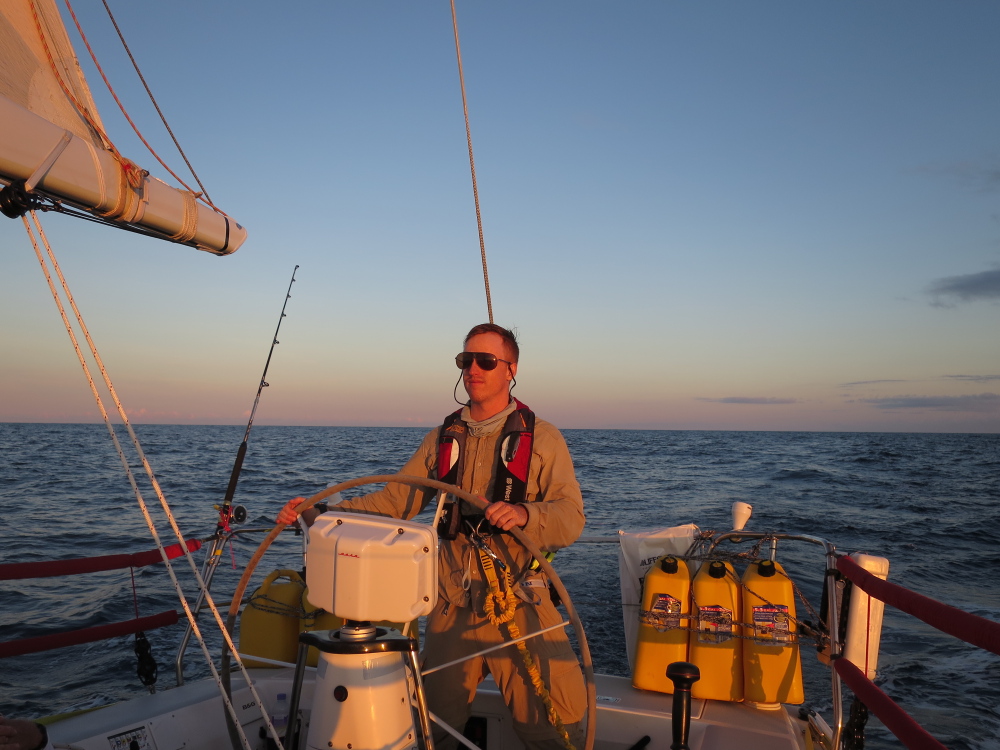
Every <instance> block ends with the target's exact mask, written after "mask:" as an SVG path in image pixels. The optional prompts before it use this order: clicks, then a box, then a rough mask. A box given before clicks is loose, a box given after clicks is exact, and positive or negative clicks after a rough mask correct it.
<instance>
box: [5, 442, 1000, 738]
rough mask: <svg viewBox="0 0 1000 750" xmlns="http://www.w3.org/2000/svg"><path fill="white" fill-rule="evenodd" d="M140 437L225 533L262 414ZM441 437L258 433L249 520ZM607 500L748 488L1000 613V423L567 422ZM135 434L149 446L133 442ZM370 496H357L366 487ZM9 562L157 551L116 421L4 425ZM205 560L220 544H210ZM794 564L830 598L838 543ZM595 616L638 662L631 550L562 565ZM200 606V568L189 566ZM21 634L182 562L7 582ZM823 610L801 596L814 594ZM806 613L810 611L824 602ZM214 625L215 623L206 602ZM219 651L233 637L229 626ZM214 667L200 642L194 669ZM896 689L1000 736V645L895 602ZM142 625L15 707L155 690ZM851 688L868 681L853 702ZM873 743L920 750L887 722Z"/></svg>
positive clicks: (193, 532)
mask: <svg viewBox="0 0 1000 750" xmlns="http://www.w3.org/2000/svg"><path fill="white" fill-rule="evenodd" d="M136 431H137V433H138V435H139V438H140V441H141V442H142V444H143V448H144V450H145V451H146V454H147V456H148V457H149V459H150V462H151V464H152V466H153V469H154V471H155V472H156V475H157V478H158V480H159V482H160V484H161V486H162V488H163V490H164V493H165V495H166V497H167V499H168V500H169V501H170V504H171V507H172V509H173V512H174V514H175V516H176V518H177V519H178V523H179V524H180V527H181V529H182V531H183V533H184V534H185V535H186V536H187V537H190V538H203V537H207V536H208V535H210V534H211V533H212V531H213V530H214V527H215V520H216V512H215V511H214V510H213V507H212V506H213V504H215V503H218V502H219V501H220V500H221V499H222V497H223V495H224V492H225V488H226V485H227V483H228V479H229V474H230V470H231V467H232V462H233V459H234V457H235V453H236V449H237V447H238V445H239V442H240V440H241V439H242V437H243V431H244V430H243V428H241V427H195V426H162V425H139V426H137V427H136ZM422 433H423V431H422V430H420V429H414V428H398V429H397V428H360V427H359V428H339V427H267V426H258V427H255V428H254V431H253V433H252V435H251V439H250V447H249V451H248V453H247V457H246V462H245V466H244V470H243V474H242V479H241V481H240V484H239V489H238V491H237V495H236V502H237V503H240V504H242V505H244V506H246V508H247V509H248V513H249V519H248V522H247V523H246V524H244V527H248V528H250V527H252V528H262V527H266V526H268V525H269V523H271V519H273V517H274V514H275V513H276V512H277V510H278V509H279V508H280V507H281V505H282V504H283V503H284V502H285V500H287V499H288V498H290V497H293V496H295V495H306V496H308V495H311V494H313V493H315V492H317V491H319V490H320V489H322V488H323V487H325V486H327V485H328V484H329V483H331V482H334V481H342V480H345V479H349V478H354V477H361V476H368V475H376V474H383V473H392V472H394V471H395V470H396V469H398V467H399V466H401V465H402V463H403V462H404V461H405V460H406V459H407V458H408V457H409V455H410V453H411V452H412V451H413V449H414V448H415V447H416V445H417V444H418V443H419V441H420V438H421V436H422ZM564 434H565V436H566V439H567V442H568V443H569V446H570V450H571V452H572V454H573V458H574V461H575V464H576V467H577V474H578V477H579V479H580V483H581V486H582V487H583V491H584V498H585V502H586V510H587V528H586V530H585V531H584V534H586V535H593V536H597V535H613V534H615V533H616V532H617V530H618V529H626V530H633V531H637V530H643V529H652V528H659V527H665V526H673V525H677V524H684V523H696V524H698V526H700V527H701V528H702V529H716V530H724V529H728V528H729V525H730V519H729V509H730V506H731V505H732V503H733V501H735V500H742V501H745V502H749V503H751V504H752V505H753V506H754V517H753V519H752V520H751V522H750V524H749V525H748V528H749V529H752V530H754V531H781V532H794V533H801V534H811V535H815V536H820V537H824V538H826V539H829V540H830V541H832V542H834V543H835V544H836V545H837V547H838V548H839V549H841V550H844V551H862V552H867V553H869V554H874V555H881V556H884V557H887V558H889V560H890V574H889V577H890V580H892V581H895V582H897V583H900V584H902V585H904V586H907V587H910V588H912V589H914V590H916V591H918V592H920V593H922V594H924V595H926V596H930V597H932V598H935V599H938V600H940V601H943V602H946V603H948V604H951V605H953V606H955V607H958V608H960V609H963V610H966V611H968V612H972V613H974V614H977V615H980V616H982V617H986V618H988V619H991V620H1000V583H998V578H997V575H996V571H997V570H998V569H1000V435H950V434H949V435H939V434H933V435H929V434H875V433H863V434H862V433H787V432H786V433H775V432H694V431H631V430H567V431H565V433H564ZM126 443H127V441H126ZM133 467H134V469H135V470H136V472H137V474H138V475H140V476H139V482H140V488H141V489H142V490H143V495H144V497H145V499H146V501H147V503H148V504H149V505H150V506H151V507H152V508H153V516H154V519H155V520H156V522H157V525H158V528H159V529H160V533H161V535H162V536H163V537H164V539H165V540H166V541H167V542H169V541H173V539H172V537H171V538H168V537H170V531H169V527H168V526H167V524H166V521H165V520H164V516H163V513H162V511H161V510H160V509H159V506H158V503H157V500H156V498H155V495H153V493H152V492H151V491H150V490H149V485H148V481H147V480H146V479H145V477H144V475H143V474H142V470H141V467H139V465H138V463H137V462H135V461H133ZM348 494H354V493H353V492H351V493H348ZM0 527H2V529H3V531H2V542H0V563H11V562H28V561H41V560H53V559H66V558H74V557H84V556H90V555H100V554H111V553H120V552H126V551H127V552H135V551H142V550H147V549H152V548H153V545H152V543H151V540H150V535H149V532H148V530H147V529H146V526H145V523H144V521H143V519H142V516H141V514H140V512H139V511H138V508H137V503H136V500H135V497H134V495H133V493H132V491H131V488H130V486H129V484H128V482H127V480H126V479H125V476H124V472H123V470H122V468H121V465H120V463H119V461H118V457H117V455H116V454H115V452H114V449H113V447H112V445H111V442H110V440H109V438H108V435H107V431H106V429H105V428H104V426H103V425H49V424H0ZM263 536H264V532H251V533H248V534H246V535H244V536H241V537H240V538H239V540H238V541H237V542H235V543H234V544H233V545H232V546H231V548H229V549H227V550H226V552H225V556H226V563H225V564H224V565H223V566H221V567H220V571H219V572H218V574H217V575H216V580H215V583H214V584H213V595H214V597H215V599H216V601H217V602H219V603H220V607H222V605H228V601H229V597H230V595H231V592H232V589H233V587H234V585H235V583H236V581H237V580H238V578H239V575H240V573H241V571H242V569H243V566H244V565H245V563H246V562H247V561H248V559H249V557H250V555H252V554H253V552H254V550H255V549H256V547H257V545H258V543H259V541H260V540H261V539H262V538H263ZM300 553H301V537H296V536H294V535H292V534H287V535H285V536H283V537H282V539H280V540H279V541H278V542H277V543H276V544H275V545H274V546H273V547H272V549H271V551H269V552H268V556H267V557H266V558H265V559H264V562H263V563H262V564H261V566H260V567H259V568H258V571H257V575H256V577H255V580H254V584H252V585H255V584H256V582H257V581H259V580H260V578H261V577H262V576H263V575H264V574H265V573H266V572H267V571H269V570H271V569H273V568H276V567H285V566H289V567H299V561H300V557H299V555H300ZM197 557H198V559H199V561H200V559H201V557H200V555H198V556H197ZM778 559H779V560H780V561H781V562H783V563H784V564H785V566H786V568H788V570H789V573H790V574H791V575H792V576H793V577H794V578H795V579H796V581H797V582H798V584H799V585H800V587H801V589H802V590H803V592H804V593H805V594H806V595H807V596H808V597H809V599H810V600H811V601H812V602H813V604H814V606H815V607H816V608H817V609H818V608H819V599H820V586H821V580H822V571H823V560H822V556H821V551H820V548H819V547H810V546H795V545H792V544H791V543H782V545H781V546H779V548H778ZM555 565H556V568H557V570H558V571H559V572H560V574H561V576H562V577H563V579H564V582H565V584H566V586H567V588H568V589H569V592H570V594H571V596H572V597H573V599H574V602H575V603H576V606H577V608H578V610H579V611H580V612H581V617H582V619H583V621H584V625H585V629H586V631H587V634H588V640H589V642H590V645H591V649H592V651H593V653H594V661H595V667H596V669H597V671H599V672H605V673H612V674H627V665H626V661H625V655H624V647H623V636H622V625H621V609H620V607H619V606H618V572H617V549H616V547H615V546H613V545H582V544H581V545H576V546H574V547H571V548H569V549H567V550H563V551H561V552H560V553H559V555H558V557H557V558H556V562H555ZM177 570H178V575H179V576H180V578H181V583H182V587H183V589H184V591H185V593H186V595H187V596H188V597H189V599H190V600H191V601H192V602H193V600H194V599H195V597H196V595H197V590H196V588H195V586H194V585H193V576H192V575H191V573H190V569H189V568H188V567H187V565H186V564H184V563H183V562H181V564H179V565H177ZM0 601H2V607H0V641H8V640H13V639H17V638H23V637H28V636H32V635H41V634H47V633H52V632H58V631H59V630H62V629H66V628H67V627H68V626H72V627H74V628H76V627H88V626H92V625H98V624H103V623H108V622H116V621H120V620H125V619H129V618H131V617H133V616H134V614H135V611H136V609H138V611H139V614H140V615H149V614H154V613H157V612H160V611H163V610H165V609H171V608H177V609H179V607H178V606H177V602H176V597H175V594H174V591H173V587H172V585H171V584H170V581H169V578H168V577H167V575H166V572H165V570H164V566H163V565H155V566H150V567H145V568H141V569H138V570H136V571H135V575H134V588H133V578H132V577H131V576H130V575H129V571H127V570H125V571H115V572H105V573H95V574H89V575H82V576H75V577H73V578H68V579H36V580H19V581H0ZM222 608H223V610H224V609H225V608H226V607H222ZM800 610H801V607H800ZM800 616H803V617H805V616H806V615H805V614H804V613H803V612H800ZM202 622H203V623H206V624H205V625H203V628H204V630H205V631H206V633H210V631H211V627H209V625H208V624H207V623H209V622H210V618H209V617H208V616H206V615H203V616H202ZM182 632H183V627H182V626H181V625H177V626H172V627H169V628H164V629H161V630H157V631H151V632H150V633H148V637H149V640H150V643H151V644H152V647H153V653H154V656H155V657H156V659H157V661H158V663H159V675H160V676H159V683H158V685H159V686H160V687H161V688H164V687H169V686H171V685H173V684H174V679H175V677H174V659H175V655H176V651H177V644H178V642H179V640H180V637H181V634H182ZM207 642H208V647H209V649H210V653H212V654H213V655H214V656H215V658H216V660H218V654H219V650H220V649H219V643H220V639H219V638H218V637H217V636H214V635H212V634H209V635H208V636H207ZM803 665H804V668H805V671H806V691H807V702H808V703H810V704H811V705H812V706H814V707H815V708H816V709H817V710H819V711H820V712H821V713H824V714H825V715H827V716H829V707H830V699H829V687H828V685H829V680H828V676H827V674H828V673H827V672H826V670H825V669H824V668H823V667H821V666H820V665H819V664H818V662H817V661H816V659H815V657H814V655H813V653H812V650H811V649H809V648H804V649H803ZM207 674H208V670H207V667H206V666H205V665H204V663H203V660H202V656H201V653H200V648H199V647H198V645H197V644H195V643H192V646H191V647H190V648H189V650H188V653H187V656H186V659H185V661H184V675H185V678H186V679H187V680H192V679H197V678H199V677H202V676H205V675H207ZM877 684H879V685H880V686H881V687H882V689H883V690H885V691H886V692H887V693H888V694H889V695H890V696H892V697H893V698H894V699H895V700H896V701H897V702H899V703H900V705H902V706H903V707H904V708H905V709H906V710H907V711H908V712H909V713H910V714H911V715H913V716H914V717H915V718H917V719H918V720H919V721H920V722H921V723H922V724H923V725H924V727H925V728H926V729H928V730H929V731H930V732H931V733H932V734H934V735H935V736H936V737H937V738H938V739H939V740H940V741H941V742H943V743H944V744H945V745H946V746H948V747H949V748H952V749H953V750H961V749H964V748H976V749H977V750H997V749H998V748H1000V657H998V656H995V655H992V654H989V653H986V652H983V651H980V650H978V649H975V648H973V647H971V646H968V645H966V644H964V643H962V642H960V641H958V640H956V639H954V638H952V637H950V636H946V635H942V634H939V633H938V632H937V631H935V630H933V629H932V628H930V627H929V626H926V625H924V624H923V623H921V622H920V621H918V620H915V619H914V618H912V617H910V616H908V615H905V614H903V613H901V612H898V611H896V610H893V609H892V608H887V610H886V618H885V627H884V632H883V639H882V652H881V658H880V662H879V677H878V679H877ZM142 690H143V688H142V686H141V684H140V683H139V680H138V679H137V677H136V676H135V657H134V655H133V653H132V640H131V637H128V638H116V639H113V640H111V641H107V642H101V643H93V644H86V645H82V646H73V647H68V648H63V649H59V650H56V651H51V652H48V653H44V654H33V655H26V656H20V657H13V658H8V659H2V660H0V713H2V714H5V715H12V716H25V717H31V716H42V715H47V714H52V713H57V712H62V711H68V710H73V709H78V708H84V707H88V706H94V705H102V704H104V703H108V702H111V701H117V700H122V699H126V698H128V697H131V696H134V695H138V694H140V693H141V691H142ZM848 700H849V695H848ZM867 746H868V747H869V748H875V749H876V750H878V749H888V748H898V747H902V745H901V744H900V743H899V742H898V741H896V740H895V739H894V738H893V737H892V736H891V735H890V734H889V733H888V732H887V731H886V730H885V729H884V727H882V726H881V725H880V724H879V722H878V721H877V720H876V719H875V718H874V717H873V718H872V719H871V720H870V722H869V726H868V743H867Z"/></svg>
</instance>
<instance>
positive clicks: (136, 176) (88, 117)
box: [30, 2, 143, 188]
mask: <svg viewBox="0 0 1000 750" xmlns="http://www.w3.org/2000/svg"><path fill="white" fill-rule="evenodd" d="M30 5H31V17H32V19H33V20H34V22H35V30H36V31H37V32H38V39H39V41H40V42H41V44H42V49H43V50H44V51H45V57H46V59H47V60H48V63H49V68H50V69H51V70H52V75H53V76H55V79H56V82H57V83H58V84H59V88H61V89H62V92H63V93H64V94H65V95H66V98H67V99H69V100H70V102H72V104H73V106H74V107H75V108H76V111H77V112H79V114H80V117H81V118H83V120H84V122H86V123H87V127H89V128H90V129H91V131H92V132H93V133H94V135H96V136H97V137H98V138H99V139H100V141H101V142H102V143H103V144H104V147H105V148H106V149H107V150H108V151H109V152H110V153H111V155H112V156H113V157H114V158H115V160H116V161H117V162H118V163H119V164H120V165H121V168H122V171H123V172H124V175H125V179H126V180H127V181H128V184H129V185H131V186H132V187H133V188H137V187H139V186H140V185H141V184H142V180H143V172H142V170H141V169H140V168H139V166H138V165H137V164H136V163H135V162H133V161H132V160H131V159H127V158H126V157H124V156H123V155H122V154H121V153H120V152H119V151H118V149H117V148H115V144H114V143H112V142H111V138H109V137H108V134H107V133H105V132H104V129H103V128H102V127H101V126H100V125H99V124H98V122H97V120H96V119H95V118H94V116H93V115H92V114H91V112H90V110H88V109H87V108H86V107H85V106H83V104H82V103H81V102H80V101H79V100H78V99H77V98H76V96H74V94H73V92H72V91H70V88H69V85H68V84H67V83H66V81H65V79H64V78H63V75H62V73H60V72H59V66H58V65H56V61H55V58H54V57H53V55H52V50H51V49H50V48H49V42H48V38H47V35H46V33H45V30H44V29H43V28H42V19H41V18H40V17H39V11H38V8H37V7H36V6H35V3H34V2H32V3H30Z"/></svg>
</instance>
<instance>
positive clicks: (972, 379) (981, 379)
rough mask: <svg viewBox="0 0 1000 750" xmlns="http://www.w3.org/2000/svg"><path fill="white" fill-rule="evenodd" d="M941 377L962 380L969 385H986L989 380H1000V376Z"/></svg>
mask: <svg viewBox="0 0 1000 750" xmlns="http://www.w3.org/2000/svg"><path fill="white" fill-rule="evenodd" d="M942 377H945V378H952V379H953V380H964V381H966V382H969V383H988V382H990V381H991V380H1000V375H944V376H942Z"/></svg>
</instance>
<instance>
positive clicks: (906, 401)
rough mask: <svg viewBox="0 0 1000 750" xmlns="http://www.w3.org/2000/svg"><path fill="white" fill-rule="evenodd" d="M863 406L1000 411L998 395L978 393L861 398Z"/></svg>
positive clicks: (999, 396) (999, 397)
mask: <svg viewBox="0 0 1000 750" xmlns="http://www.w3.org/2000/svg"><path fill="white" fill-rule="evenodd" d="M860 402H861V403H863V404H871V405H872V406H874V407H875V408H877V409H936V410H938V411H971V412H987V411H997V410H1000V394H997V393H980V394H978V395H973V396H887V397H884V398H863V399H860Z"/></svg>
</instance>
